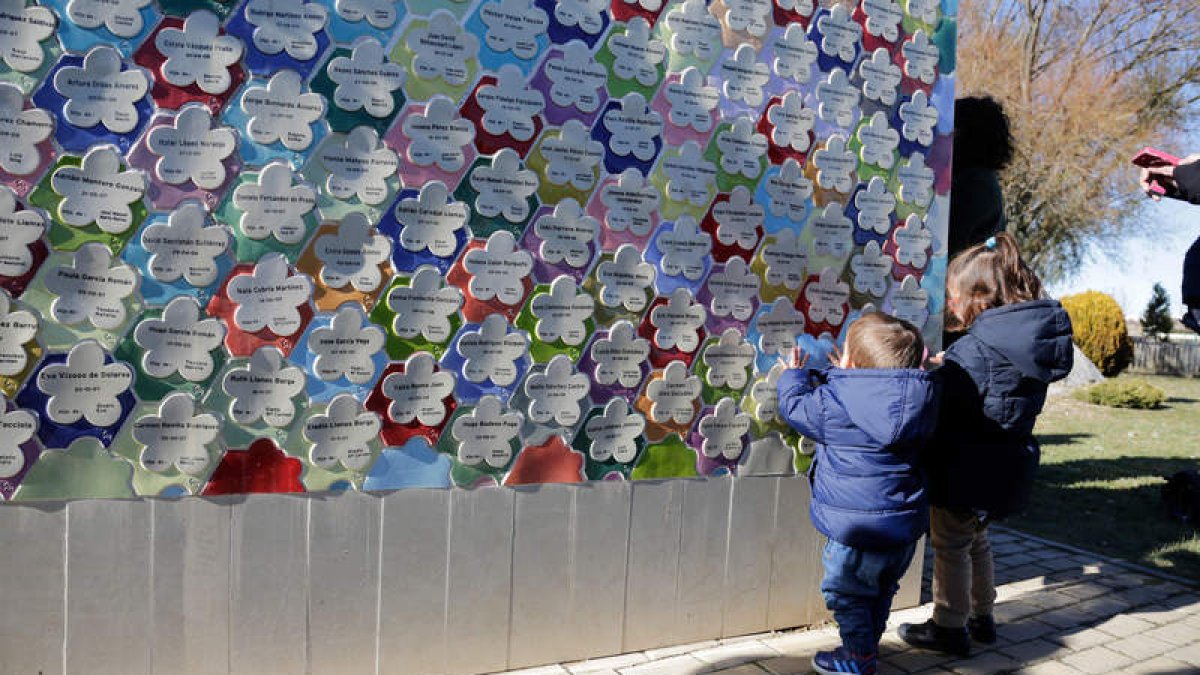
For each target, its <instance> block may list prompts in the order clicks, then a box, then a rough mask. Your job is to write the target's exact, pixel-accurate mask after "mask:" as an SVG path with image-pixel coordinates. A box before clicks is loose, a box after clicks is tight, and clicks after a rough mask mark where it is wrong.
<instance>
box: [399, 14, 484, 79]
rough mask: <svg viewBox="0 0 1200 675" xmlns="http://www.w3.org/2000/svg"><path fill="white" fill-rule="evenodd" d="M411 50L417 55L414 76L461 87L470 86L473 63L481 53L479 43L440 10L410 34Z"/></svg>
mask: <svg viewBox="0 0 1200 675" xmlns="http://www.w3.org/2000/svg"><path fill="white" fill-rule="evenodd" d="M408 48H409V49H410V50H411V51H412V52H413V62H412V72H413V74H414V75H416V76H417V77H419V78H421V79H422V80H437V79H440V80H442V81H444V82H446V83H447V84H450V85H452V86H461V85H464V84H467V77H468V75H469V73H470V72H471V71H470V65H469V63H470V62H471V61H473V60H475V57H476V56H477V55H478V53H479V39H478V38H476V37H475V36H474V35H472V34H471V33H470V31H468V30H467V29H466V27H464V26H463V25H462V24H460V23H459V21H458V19H457V18H456V17H455V16H454V15H453V14H451V13H450V12H447V11H445V10H438V11H436V12H434V13H433V16H432V17H430V19H429V23H428V24H427V25H425V26H422V27H420V28H417V29H416V30H414V31H412V32H411V33H409V35H408Z"/></svg>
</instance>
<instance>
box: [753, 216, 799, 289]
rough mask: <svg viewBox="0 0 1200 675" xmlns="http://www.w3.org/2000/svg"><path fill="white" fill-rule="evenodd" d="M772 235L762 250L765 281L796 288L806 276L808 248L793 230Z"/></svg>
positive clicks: (774, 284)
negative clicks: (772, 237)
mask: <svg viewBox="0 0 1200 675" xmlns="http://www.w3.org/2000/svg"><path fill="white" fill-rule="evenodd" d="M774 237H775V239H774V241H771V242H770V243H768V244H767V245H766V246H764V247H763V252H762V257H763V262H765V263H766V264H767V270H766V275H765V276H766V279H767V283H768V284H770V285H772V286H783V287H785V288H787V289H789V290H793V291H794V290H797V289H799V288H800V286H801V285H803V284H804V280H805V279H806V278H808V248H807V247H806V246H805V245H804V242H802V241H801V240H800V238H799V237H797V236H796V232H795V231H794V230H780V231H779V232H777V233H776V234H775V235H774Z"/></svg>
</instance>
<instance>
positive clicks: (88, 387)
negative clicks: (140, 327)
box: [37, 340, 133, 427]
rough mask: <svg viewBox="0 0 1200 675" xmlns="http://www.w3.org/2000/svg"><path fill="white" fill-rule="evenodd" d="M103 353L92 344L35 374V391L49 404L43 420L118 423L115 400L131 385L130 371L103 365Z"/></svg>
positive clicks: (86, 343) (121, 366)
mask: <svg viewBox="0 0 1200 675" xmlns="http://www.w3.org/2000/svg"><path fill="white" fill-rule="evenodd" d="M104 361H105V354H104V350H103V349H101V348H100V345H99V344H98V343H97V342H96V341H95V340H84V341H83V342H80V343H78V344H76V345H75V346H73V347H71V351H69V352H67V360H66V361H65V362H63V363H58V364H54V365H51V366H46V367H45V368H43V369H42V371H41V372H40V373H38V377H37V388H38V390H39V391H41V392H42V393H43V394H45V395H46V396H49V397H50V400H49V401H48V402H47V403H46V416H47V417H49V418H50V420H51V421H53V422H57V423H59V424H74V423H76V422H78V421H80V420H85V421H87V423H88V424H92V425H95V426H98V427H108V426H112V425H114V424H116V423H117V421H118V420H119V419H121V412H122V408H121V401H120V400H119V398H118V397H119V396H120V395H121V394H123V393H125V392H126V391H127V390H128V389H129V385H131V384H133V371H132V370H131V369H130V368H129V366H128V365H126V364H124V363H121V362H119V361H118V362H114V363H107V364H106V363H105V362H104Z"/></svg>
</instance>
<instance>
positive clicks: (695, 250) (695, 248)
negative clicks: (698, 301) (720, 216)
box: [657, 215, 712, 281]
mask: <svg viewBox="0 0 1200 675" xmlns="http://www.w3.org/2000/svg"><path fill="white" fill-rule="evenodd" d="M657 245H658V250H659V251H661V252H662V271H663V274H666V275H667V276H671V277H678V276H682V277H684V278H685V279H690V280H692V281H695V280H697V279H699V278H700V277H702V276H704V263H705V261H707V260H708V259H709V254H710V253H712V237H711V236H709V234H708V233H707V232H705V231H703V230H701V229H700V226H699V225H697V224H696V219H695V218H692V217H691V216H689V215H682V216H679V218H677V219H676V220H675V226H674V227H673V228H672V229H670V230H662V231H660V232H659V235H658V240H657Z"/></svg>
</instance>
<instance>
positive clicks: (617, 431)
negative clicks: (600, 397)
mask: <svg viewBox="0 0 1200 675" xmlns="http://www.w3.org/2000/svg"><path fill="white" fill-rule="evenodd" d="M585 428H586V430H587V435H588V438H589V439H591V444H590V445H589V446H588V456H589V457H591V458H592V461H595V462H607V461H608V460H610V459H611V460H615V461H617V462H620V463H621V464H628V463H630V462H632V461H633V460H635V459H637V441H638V439H639V438H641V436H642V432H643V431H644V430H645V429H646V418H644V417H642V415H641V414H640V413H638V412H636V411H634V410H630V409H629V403H628V402H626V401H625V399H623V398H614V399H612V400H611V401H609V402H608V404H607V405H605V406H604V412H602V413H600V414H599V415H597V416H595V417H593V418H592V419H590V420H588V423H587V425H586V427H585Z"/></svg>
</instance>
